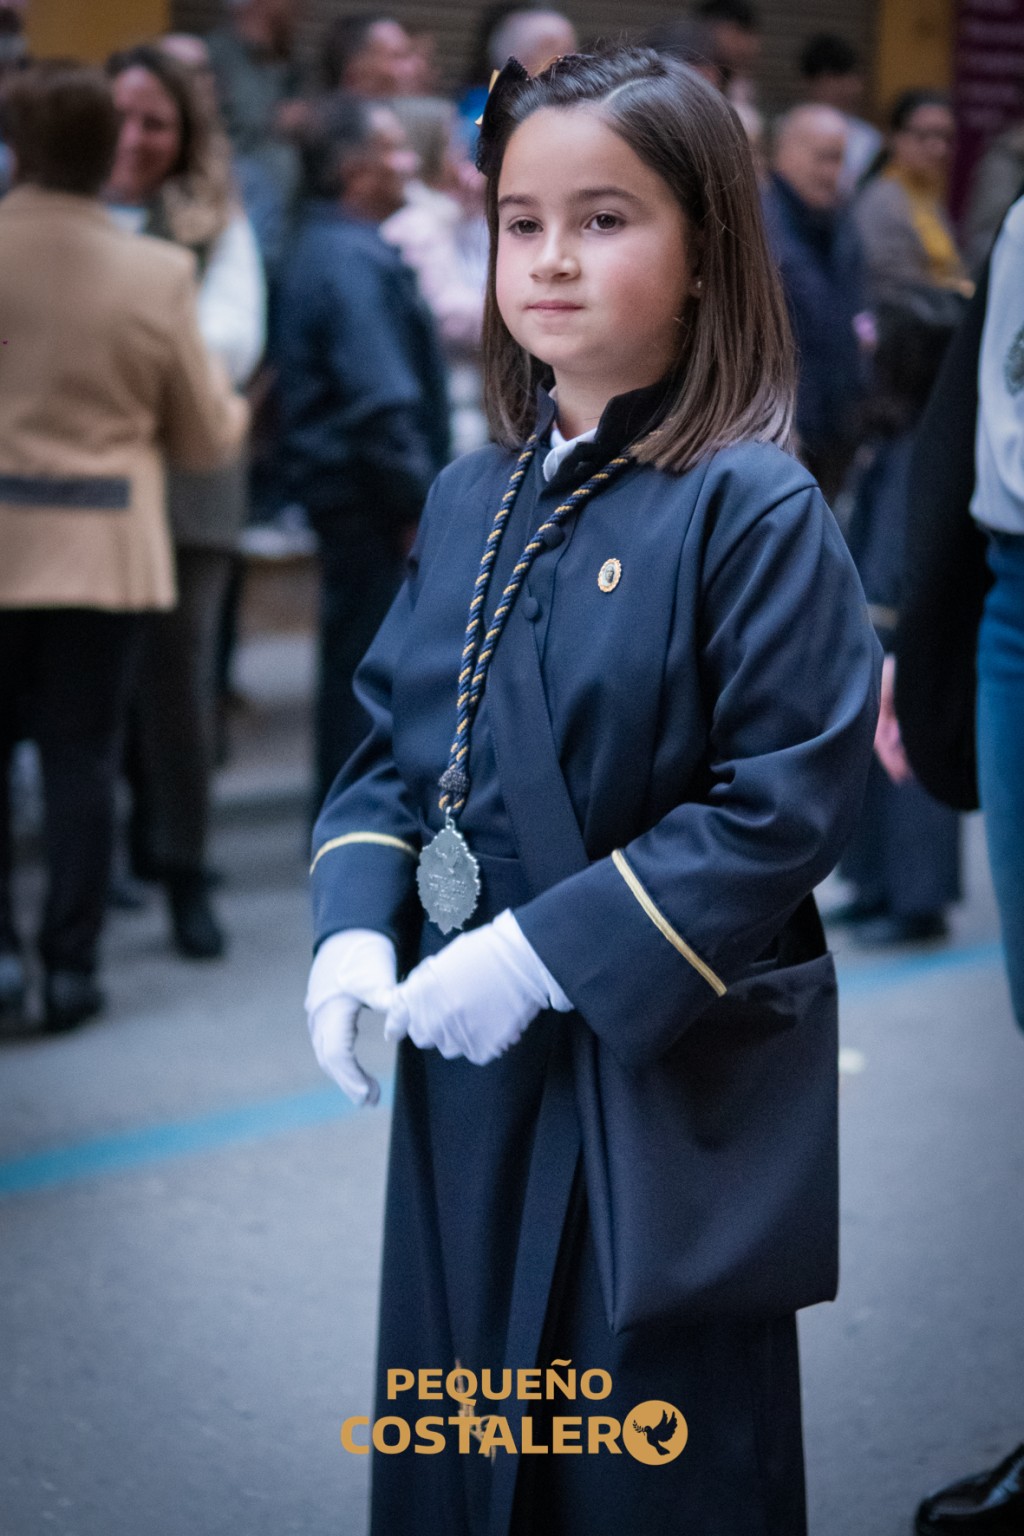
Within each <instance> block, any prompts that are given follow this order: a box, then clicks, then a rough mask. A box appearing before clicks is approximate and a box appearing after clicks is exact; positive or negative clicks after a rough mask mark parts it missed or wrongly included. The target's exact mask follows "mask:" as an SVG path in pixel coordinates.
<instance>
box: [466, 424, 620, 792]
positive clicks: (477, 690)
mask: <svg viewBox="0 0 1024 1536" xmlns="http://www.w3.org/2000/svg"><path fill="white" fill-rule="evenodd" d="M536 451H537V433H536V432H534V434H533V435H532V437H531V438H530V440H529V442H528V443H527V444H526V447H525V448H524V449H523V451H522V453H521V454H520V455H519V458H518V459H517V460H516V465H515V468H514V469H513V471H512V474H511V476H510V477H509V482H508V488H507V490H506V491H505V494H504V496H502V498H501V501H500V503H499V505H498V510H497V512H496V513H495V516H494V524H493V526H492V528H491V531H490V533H489V534H488V536H487V543H486V545H485V546H484V553H483V557H482V558H481V561H480V571H479V574H478V575H477V578H476V581H475V582H474V584H473V596H472V599H471V601H470V604H469V620H468V622H467V624H466V638H465V641H464V642H463V646H462V668H461V671H460V672H459V696H458V701H457V706H456V708H457V713H456V724H455V739H454V741H453V742H452V749H451V752H450V753H449V756H448V767H447V768H446V769H445V771H444V773H443V774H442V775H441V778H440V780H439V787H440V790H441V798H440V800H439V801H438V804H439V806H440V808H441V810H442V811H443V812H444V813H445V815H450V816H452V817H455V816H458V814H459V812H460V811H461V810H462V808H463V806H464V805H465V803H466V797H467V796H468V794H469V773H468V771H467V770H468V763H469V743H470V735H471V732H472V729H473V721H474V720H475V718H476V712H477V709H478V708H479V705H480V699H481V697H482V696H483V691H484V686H485V684H486V682H487V673H488V670H489V668H490V664H491V658H492V656H493V655H494V648H495V646H496V645H497V643H498V640H499V638H500V637H501V632H502V630H503V629H504V627H505V620H506V619H507V618H508V616H509V614H510V613H511V612H512V609H513V607H514V605H515V600H516V598H517V597H518V595H519V589H520V588H521V587H522V585H523V582H524V581H525V580H526V576H527V574H528V572H529V570H530V567H531V565H532V564H533V562H534V560H535V559H536V557H537V555H538V554H539V553H540V551H541V550H542V549H543V548H544V547H545V544H546V538H545V535H546V534H548V533H550V532H551V530H552V529H553V528H557V527H559V526H560V525H561V524H562V523H564V522H565V520H566V518H567V517H568V516H569V514H570V513H571V512H575V511H576V510H577V508H578V507H580V506H581V505H582V503H583V502H585V501H586V500H587V498H588V497H589V496H591V495H593V493H594V492H595V491H598V490H600V489H601V488H602V486H604V485H606V484H607V483H608V481H609V480H611V479H613V478H614V477H615V476H616V475H617V474H618V473H619V472H620V470H622V469H624V468H625V467H626V465H627V464H629V463H630V458H629V455H628V454H626V455H622V456H620V457H619V458H617V459H612V460H611V461H610V462H609V463H608V464H606V465H605V467H604V469H601V470H598V472H597V474H596V475H592V476H591V478H590V479H589V480H587V481H586V482H585V484H583V485H581V486H579V487H578V488H577V489H576V490H575V491H573V493H572V495H571V496H570V497H569V499H568V500H567V501H563V502H562V503H561V505H560V506H557V507H556V508H555V510H554V511H553V512H552V514H551V516H550V517H549V518H548V519H547V521H546V522H544V523H542V524H541V526H540V527H539V528H538V529H537V531H536V533H535V534H534V535H533V537H532V539H531V540H530V542H529V543H528V544H527V546H526V548H525V549H524V550H523V552H522V554H521V555H520V556H519V559H518V560H517V562H516V565H515V568H514V569H513V571H512V574H511V576H510V577H509V580H508V584H507V586H506V587H505V590H504V592H503V593H502V594H501V601H500V602H499V604H498V606H497V608H496V609H495V610H494V617H493V618H492V620H491V625H490V628H489V629H488V631H487V633H486V634H485V635H484V637H483V641H482V642H481V640H480V629H481V626H482V623H483V606H484V602H485V600H486V598H487V589H488V586H489V585H490V580H491V573H492V571H493V569H494V561H495V559H496V557H497V554H498V546H499V544H500V543H501V536H502V534H503V533H504V531H505V524H506V523H507V522H508V519H509V514H510V513H511V511H512V507H513V504H514V503H515V499H516V495H517V494H518V491H519V487H520V486H521V485H522V482H523V476H524V475H525V474H526V471H527V470H528V469H529V467H530V463H531V461H532V459H533V456H534V454H535V453H536Z"/></svg>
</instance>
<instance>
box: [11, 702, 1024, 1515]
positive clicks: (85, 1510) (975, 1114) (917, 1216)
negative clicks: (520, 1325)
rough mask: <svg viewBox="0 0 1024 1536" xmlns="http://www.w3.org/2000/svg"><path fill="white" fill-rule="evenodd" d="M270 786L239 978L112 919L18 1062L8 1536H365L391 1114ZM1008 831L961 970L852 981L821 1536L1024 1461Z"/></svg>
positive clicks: (817, 1388)
mask: <svg viewBox="0 0 1024 1536" xmlns="http://www.w3.org/2000/svg"><path fill="white" fill-rule="evenodd" d="M293 723H294V722H293ZM292 753H293V756H294V753H295V747H294V740H293V741H292ZM272 777H273V776H272V775H271V778H272ZM229 787H230V786H229ZM263 788H264V790H265V791H266V795H265V804H264V808H263V809H262V810H261V809H260V808H259V806H258V804H256V803H255V802H254V801H253V800H252V798H251V797H250V798H249V799H247V798H246V795H245V793H244V785H243V786H241V788H239V787H238V786H237V785H236V791H237V792H236V793H234V795H233V796H232V794H228V793H225V792H222V811H221V814H220V817H219V822H218V831H217V839H216V849H215V858H216V863H217V864H218V865H219V866H220V867H221V868H222V869H223V870H224V871H225V875H226V883H225V886H224V889H223V891H222V893H221V898H220V904H221V907H222V909H223V912H224V916H225V918H226V920H227V923H228V925H229V927H230V930H231V933H232V936H233V943H232V948H231V953H230V957H229V959H228V960H227V961H226V962H225V963H223V964H219V965H218V964H214V965H212V966H204V965H196V964H188V963H186V962H183V961H180V960H177V959H175V958H174V957H173V956H172V955H171V954H170V953H169V951H168V948H167V945H166V936H165V929H164V918H163V913H162V912H161V910H160V908H159V906H158V905H157V904H156V902H155V899H154V901H153V903H152V905H151V906H150V907H149V908H147V909H146V910H144V911H142V912H139V913H125V914H117V915H116V916H115V917H114V919H113V921H112V923H111V929H110V935H109V943H108V946H107V957H108V974H109V989H110V1009H109V1013H108V1015H107V1016H106V1017H105V1018H104V1019H103V1020H102V1022H99V1023H96V1024H94V1025H92V1026H90V1027H88V1028H86V1029H83V1030H82V1031H81V1032H80V1033H78V1034H76V1035H74V1036H72V1037H69V1038H66V1039H52V1040H43V1041H34V1042H31V1043H28V1042H26V1043H18V1044H8V1045H5V1046H4V1047H3V1048H2V1050H0V1297H2V1301H0V1391H2V1395H0V1536H44V1533H47V1536H49V1533H53V1536H137V1533H143V1532H144V1533H145V1536H186V1533H188V1536H286V1533H292V1532H294V1533H301V1536H361V1533H362V1532H363V1530H364V1526H365V1511H366V1488H365V1477H366V1462H365V1460H363V1459H361V1458H353V1457H348V1456H346V1455H345V1454H344V1453H343V1452H342V1450H341V1448H340V1445H339V1441H338V1431H339V1427H340V1424H341V1421H342V1420H343V1419H344V1418H345V1417H346V1416H347V1415H349V1414H352V1413H359V1412H364V1411H366V1410H367V1409H368V1407H369V1381H370V1371H371V1359H372V1341H373V1312H374V1294H375V1281H376V1269H377V1263H378V1252H377V1250H378V1241H379V1226H380V1212H381V1200H382V1190H383V1173H384V1159H385V1150H386V1140H387V1110H386V1108H384V1109H380V1110H377V1111H375V1112H364V1113H361V1114H356V1113H354V1112H350V1111H349V1110H348V1108H347V1105H346V1102H345V1100H344V1099H343V1098H342V1097H341V1096H340V1094H338V1093H337V1092H335V1090H333V1088H332V1087H331V1086H330V1085H329V1084H328V1083H327V1081H326V1079H324V1078H322V1077H321V1076H320V1074H319V1072H318V1069H317V1068H316V1065H315V1063H314V1061H313V1058H312V1055H311V1053H310V1050H309V1046H308V1041H307V1038H306V1033H305V1026H304V1023H303V1018H302V1011H301V1006H300V1004H301V998H302V991H303V982H304V976H305V970H306V962H307V952H308V939H307V931H306V910H305V895H304V867H305V850H304V834H303V826H302V813H301V810H300V809H299V806H298V804H297V800H296V796H295V795H294V794H291V795H289V794H280V795H278V796H277V797H276V798H275V797H274V795H273V794H271V793H270V790H271V788H272V785H271V784H270V781H269V780H268V783H267V784H266V785H264V786H263ZM980 832H981V829H980V825H979V824H978V822H977V820H976V819H975V820H974V821H972V822H971V824H970V825H969V827H968V844H969V850H970V859H969V870H968V884H969V897H968V900H967V902H966V903H965V905H964V907H963V908H962V909H961V911H960V912H959V913H958V914H957V919H956V925H957V926H956V935H955V940H954V942H953V944H952V945H950V946H947V947H944V948H927V949H922V950H920V951H915V952H912V953H904V954H901V955H900V956H899V957H896V958H894V957H893V956H891V955H883V954H881V953H868V954H864V953H861V952H848V951H845V950H844V951H843V953H842V955H841V961H842V974H843V978H844V991H843V998H844V1001H843V1035H844V1056H843V1068H844V1071H843V1077H842V1103H843V1111H844V1116H843V1134H844V1146H843V1180H844V1182H843V1213H844V1215H843V1220H844V1231H843V1242H844V1247H843V1289H842V1293H841V1298H840V1300H839V1302H838V1303H837V1304H836V1305H835V1306H830V1307H820V1308H817V1309H815V1310H814V1311H813V1312H811V1313H809V1314H806V1315H805V1316H804V1318H803V1320H802V1332H803V1342H804V1373H805V1394H806V1410H807V1448H808V1468H809V1478H810V1493H811V1508H812V1532H813V1533H814V1536H897V1533H906V1532H907V1531H908V1530H909V1516H910V1513H911V1511H912V1508H913V1506H914V1504H915V1502H916V1500H917V1498H918V1497H919V1496H920V1495H921V1494H922V1493H923V1492H924V1491H926V1490H927V1489H928V1488H929V1487H930V1486H932V1485H934V1484H935V1483H937V1482H942V1481H944V1480H947V1479H948V1478H950V1477H952V1476H954V1475H956V1474H958V1473H961V1472H964V1471H967V1470H971V1469H974V1468H976V1467H977V1466H980V1465H983V1464H985V1463H987V1462H990V1461H993V1460H995V1459H997V1458H998V1457H999V1456H1001V1455H1002V1454H1004V1453H1005V1452H1006V1451H1007V1450H1008V1449H1010V1448H1011V1447H1012V1446H1013V1445H1015V1444H1016V1443H1017V1442H1018V1441H1019V1440H1020V1439H1021V1438H1022V1437H1024V1342H1022V1323H1024V1287H1022V1282H1021V1276H1022V1274H1024V1199H1022V1197H1021V1190H1022V1188H1024V1039H1022V1038H1021V1037H1020V1036H1019V1034H1018V1033H1017V1032H1016V1030H1015V1027H1014V1025H1013V1023H1012V1021H1011V1016H1010V1011H1009V1004H1008V999H1007V994H1006V989H1005V984H1004V981H1003V978H1002V973H1001V969H1000V964H999V954H998V947H997V936H996V928H995V918H994V912H993V907H992V901H991V894H990V891H989V888H988V882H987V875H986V871H985V865H984V858H983V854H982V848H981V837H980ZM837 942H840V941H839V940H838V939H837ZM366 1056H367V1058H368V1060H369V1061H370V1062H372V1064H373V1066H374V1067H375V1068H376V1069H377V1070H378V1071H379V1072H380V1074H381V1075H382V1076H383V1077H384V1078H385V1079H386V1078H387V1076H388V1073H389V1060H388V1054H387V1052H386V1051H385V1050H384V1049H383V1047H382V1046H381V1045H380V1044H378V1043H373V1044H368V1045H367V1049H366ZM410 1304H411V1305H414V1304H415V1298H414V1297H410ZM627 1536H644V1533H639V1532H637V1533H627ZM688 1536H700V1533H696V1532H695V1533H688ZM736 1536H743V1533H739V1532H738V1533H736Z"/></svg>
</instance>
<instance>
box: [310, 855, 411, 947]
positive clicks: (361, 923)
mask: <svg viewBox="0 0 1024 1536" xmlns="http://www.w3.org/2000/svg"><path fill="white" fill-rule="evenodd" d="M418 857H419V849H418V848H416V847H414V845H413V844H412V843H407V842H406V841H405V840H404V839H402V838H400V837H393V836H391V835H390V834H387V833H383V832H346V833H343V834H341V835H340V836H338V837H332V838H328V839H327V840H326V841H325V842H323V843H322V844H321V845H320V846H319V847H318V848H317V849H316V851H315V853H314V855H313V862H312V866H311V870H310V875H311V886H312V900H313V937H314V945H317V946H318V945H320V944H321V943H323V941H324V939H325V938H327V937H328V935H330V934H332V933H340V932H341V930H342V929H344V928H373V929H375V930H376V931H377V932H379V933H384V934H386V935H387V936H388V938H389V939H391V941H392V943H393V944H394V945H395V948H396V949H397V950H398V951H399V953H401V952H402V951H403V950H404V949H405V948H406V947H407V945H408V943H409V942H410V940H411V938H412V936H413V926H414V923H415V919H416V914H417V912H418V910H419V904H418V902H417V899H416V860H417V858H418Z"/></svg>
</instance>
